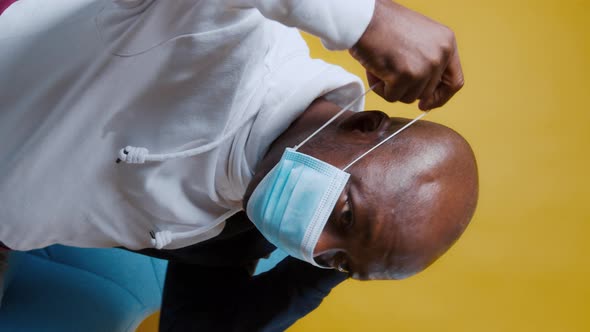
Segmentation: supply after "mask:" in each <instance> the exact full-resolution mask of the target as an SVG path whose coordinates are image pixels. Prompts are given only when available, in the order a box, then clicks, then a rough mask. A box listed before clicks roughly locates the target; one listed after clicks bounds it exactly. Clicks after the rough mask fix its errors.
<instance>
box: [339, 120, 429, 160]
mask: <svg viewBox="0 0 590 332" xmlns="http://www.w3.org/2000/svg"><path fill="white" fill-rule="evenodd" d="M426 114H428V112H424V113H422V114H420V115H418V116H417V117H416V118H414V120H412V121H410V122H408V123H406V125H405V126H403V127H401V128H400V129H398V130H397V131H396V132H395V133H393V134H391V135H389V136H388V137H387V138H386V139H384V140H382V141H381V142H379V144H377V145H375V146H374V147H372V148H370V149H369V151H367V152H365V153H363V154H362V155H360V156H359V157H358V158H356V159H355V160H353V161H352V162H351V163H350V164H348V165H346V167H344V168H343V169H342V170H343V171H346V170H347V169H348V168H349V167H350V166H352V165H354V163H356V162H357V161H359V160H361V159H363V158H364V157H365V156H366V155H368V154H369V153H371V151H373V150H375V149H376V148H378V147H379V146H381V144H383V143H385V142H387V141H389V140H390V139H392V138H393V137H394V136H395V135H397V134H399V133H401V132H402V131H403V130H404V129H406V128H408V127H409V126H411V125H412V124H413V123H414V122H416V121H418V120H420V119H422V118H423V117H425V116H426Z"/></svg>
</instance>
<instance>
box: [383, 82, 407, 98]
mask: <svg viewBox="0 0 590 332" xmlns="http://www.w3.org/2000/svg"><path fill="white" fill-rule="evenodd" d="M407 90H408V85H407V84H403V83H401V82H393V83H388V82H385V90H384V93H383V96H382V97H383V98H384V99H385V100H387V101H388V102H390V103H394V102H396V101H398V100H400V98H401V97H402V96H403V95H405V94H406V91H407Z"/></svg>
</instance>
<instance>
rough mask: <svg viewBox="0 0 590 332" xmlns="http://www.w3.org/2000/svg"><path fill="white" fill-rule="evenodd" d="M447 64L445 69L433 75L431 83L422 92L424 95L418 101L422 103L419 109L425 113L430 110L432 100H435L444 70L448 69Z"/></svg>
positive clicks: (438, 70)
mask: <svg viewBox="0 0 590 332" xmlns="http://www.w3.org/2000/svg"><path fill="white" fill-rule="evenodd" d="M446 67H447V64H446V63H445V65H444V66H443V67H440V68H438V69H437V70H436V71H435V72H434V74H433V75H432V77H431V79H430V81H429V82H428V83H427V85H426V87H425V88H424V90H423V91H422V94H421V95H420V97H418V99H420V103H419V104H418V108H420V109H421V110H423V111H427V110H429V109H430V107H429V106H430V105H431V104H432V100H433V99H434V91H435V90H436V88H437V87H438V85H439V84H440V82H441V79H442V75H443V72H444V70H445V69H446Z"/></svg>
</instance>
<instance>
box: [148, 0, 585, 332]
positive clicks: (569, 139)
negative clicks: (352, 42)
mask: <svg viewBox="0 0 590 332" xmlns="http://www.w3.org/2000/svg"><path fill="white" fill-rule="evenodd" d="M318 1H321V0H318ZM400 2H401V3H402V4H404V5H406V6H408V7H410V8H412V9H414V10H417V11H419V12H421V13H424V14H425V15H427V16H429V17H432V18H434V19H435V20H437V21H439V22H443V23H444V24H446V25H448V26H450V27H451V28H452V29H453V30H454V31H455V33H456V36H457V40H458V43H459V50H460V54H461V58H462V63H463V70H464V73H465V78H466V85H465V87H464V88H463V90H461V91H460V93H459V94H458V95H457V96H456V97H455V98H454V99H453V100H451V101H450V102H449V103H448V104H447V105H446V106H445V107H443V108H442V109H440V110H437V111H434V112H432V113H431V114H430V115H429V116H428V117H427V120H431V121H436V122H440V123H443V124H446V125H447V126H450V127H451V128H453V129H455V130H457V131H458V132H459V133H461V134H462V135H463V136H465V137H466V138H467V140H468V141H469V142H470V143H471V145H472V147H473V149H474V150H475V153H476V156H477V159H478V164H479V171H480V200H479V205H478V208H477V212H476V215H475V217H474V219H473V221H472V224H471V225H470V227H469V228H468V230H467V231H466V233H465V234H464V235H463V237H462V238H461V239H460V240H459V242H458V243H457V244H456V245H455V246H454V247H453V248H452V249H451V250H450V251H449V252H448V253H447V254H446V255H445V256H444V257H443V258H442V259H440V260H439V261H438V262H437V263H435V264H434V265H433V266H431V267H430V268H429V269H427V270H426V271H425V272H423V273H421V274H420V275H418V276H415V277H412V278H410V279H408V280H404V281H374V282H357V281H347V282H345V283H344V284H342V285H340V286H339V287H337V288H336V289H335V290H334V291H333V292H332V294H331V295H330V296H329V297H328V298H327V299H326V300H325V301H324V303H323V304H322V305H321V306H320V308H319V309H317V310H316V311H314V312H313V313H311V314H310V315H308V316H307V317H305V318H303V319H301V320H300V321H299V322H298V323H297V324H295V325H294V326H293V327H292V328H291V329H290V330H289V331H291V332H299V331H340V332H344V331H398V332H399V331H416V332H427V331H428V332H430V331H432V332H435V331H436V332H438V331H457V332H459V331H461V332H463V331H465V332H473V331H478V332H486V331H535V332H541V331H548V332H549V331H551V332H554V331H567V332H570V331H572V332H573V331H580V332H583V331H584V332H586V331H590V264H589V263H590V257H589V256H590V175H589V172H590V147H589V146H590V107H589V106H588V104H589V103H590V84H589V83H588V80H589V79H590V1H588V0H561V1H539V0H537V1H531V0H525V1H518V0H513V1H505V0H496V1H481V0H474V1H465V0H447V1H431V0H407V1H400ZM307 40H308V41H309V44H310V46H311V48H312V54H313V55H314V56H315V57H320V58H323V59H325V60H327V61H329V62H332V63H336V64H340V65H342V66H343V67H345V68H347V69H348V70H350V71H352V72H354V73H356V74H358V75H361V76H363V77H364V71H363V69H362V68H361V67H360V66H359V65H358V64H356V63H355V62H354V60H352V59H351V58H350V57H349V56H348V54H347V53H346V52H328V51H326V50H324V49H323V48H322V47H321V45H320V44H319V43H318V41H317V40H315V39H313V38H309V37H307ZM367 109H381V110H384V111H386V112H387V113H389V114H390V115H395V116H402V117H408V118H411V117H414V116H416V115H417V114H418V111H417V107H416V105H403V104H399V103H395V104H388V103H386V102H384V101H382V100H380V98H379V97H378V96H376V95H375V94H373V95H371V96H369V97H368V101H367ZM139 331H144V332H147V331H156V324H155V318H154V317H152V319H150V320H148V321H146V323H145V324H144V325H143V326H142V327H140V330H139Z"/></svg>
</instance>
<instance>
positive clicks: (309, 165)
mask: <svg viewBox="0 0 590 332" xmlns="http://www.w3.org/2000/svg"><path fill="white" fill-rule="evenodd" d="M370 90H371V89H369V90H367V91H366V92H365V93H363V94H362V95H361V96H359V97H357V98H356V99H355V100H354V101H353V102H352V103H351V104H350V105H348V106H347V107H345V108H343V109H342V110H341V111H340V112H338V113H337V114H336V115H335V116H334V117H332V118H331V119H330V120H328V121H327V122H326V123H325V124H324V125H323V126H321V127H320V128H319V129H318V130H316V131H315V132H314V133H313V134H311V135H310V136H309V137H308V138H306V139H305V140H304V141H303V142H301V143H300V144H299V145H297V146H296V147H294V148H287V149H286V150H285V152H284V153H283V156H282V157H281V160H280V161H279V162H278V163H277V165H276V166H275V167H274V168H273V169H272V170H271V171H270V172H268V174H267V175H266V176H265V177H264V178H263V179H262V181H261V182H260V183H259V184H258V186H257V187H256V189H255V190H254V192H253V193H252V195H251V196H250V200H249V201H248V205H247V207H246V213H247V214H248V217H249V218H250V220H251V221H252V222H253V223H254V224H255V225H256V227H257V228H258V230H260V232H261V233H262V235H264V237H265V238H266V239H267V240H268V241H269V242H271V243H272V244H274V245H275V246H276V247H277V248H279V249H281V250H283V251H285V252H286V253H288V254H289V255H291V256H293V257H296V258H298V259H301V260H303V261H306V262H309V263H311V264H313V265H315V266H319V267H323V266H320V265H318V264H317V263H316V262H315V260H314V259H313V252H314V249H315V246H316V244H317V242H318V240H319V238H320V235H321V233H322V231H323V229H324V226H325V225H326V222H327V221H328V218H329V217H330V214H331V213H332V210H333V209H334V206H335V205H336V202H337V201H338V198H339V197H340V195H341V194H342V191H343V190H344V187H345V186H346V183H347V181H348V178H349V177H350V174H349V173H347V172H346V169H348V168H349V167H350V166H352V165H353V164H354V163H356V162H357V161H359V160H360V159H362V158H363V157H364V156H366V155H367V154H368V153H370V152H371V151H373V150H375V149H376V148H377V147H379V146H380V145H381V144H383V143H385V142H386V141H388V140H389V139H390V138H392V137H393V136H395V135H397V134H398V133H400V132H401V131H402V130H404V129H406V128H407V127H409V126H410V125H411V124H413V123H414V122H416V121H418V120H419V119H420V118H422V117H423V116H424V115H426V113H423V114H421V115H420V116H419V117H417V118H415V119H414V120H413V121H411V122H409V123H408V124H406V125H405V126H404V127H402V128H401V129H399V130H398V131H396V132H395V133H393V134H392V135H390V136H389V137H387V138H386V139H384V140H383V141H381V142H380V143H379V144H377V145H375V146H374V147H372V148H371V149H369V150H368V151H366V152H365V153H363V154H362V155H361V156H359V157H358V158H356V159H355V160H353V161H352V162H351V163H349V164H348V165H347V166H346V167H345V168H343V169H339V168H337V167H335V166H332V165H330V164H328V163H326V162H324V161H321V160H319V159H316V158H314V157H312V156H309V155H306V154H303V153H301V152H298V151H297V149H298V148H299V147H301V146H302V145H303V144H305V143H306V142H307V141H308V140H309V139H311V138H312V137H313V136H315V135H316V134H317V133H318V132H319V131H321V130H322V129H323V128H325V127H326V126H327V125H329V124H330V123H331V122H332V121H334V120H335V119H336V118H337V117H338V116H340V115H341V114H342V113H344V111H346V110H347V109H348V108H349V107H350V106H352V105H353V104H354V103H356V102H357V101H358V100H359V99H360V98H362V97H364V95H365V94H366V93H367V92H368V91H370Z"/></svg>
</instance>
